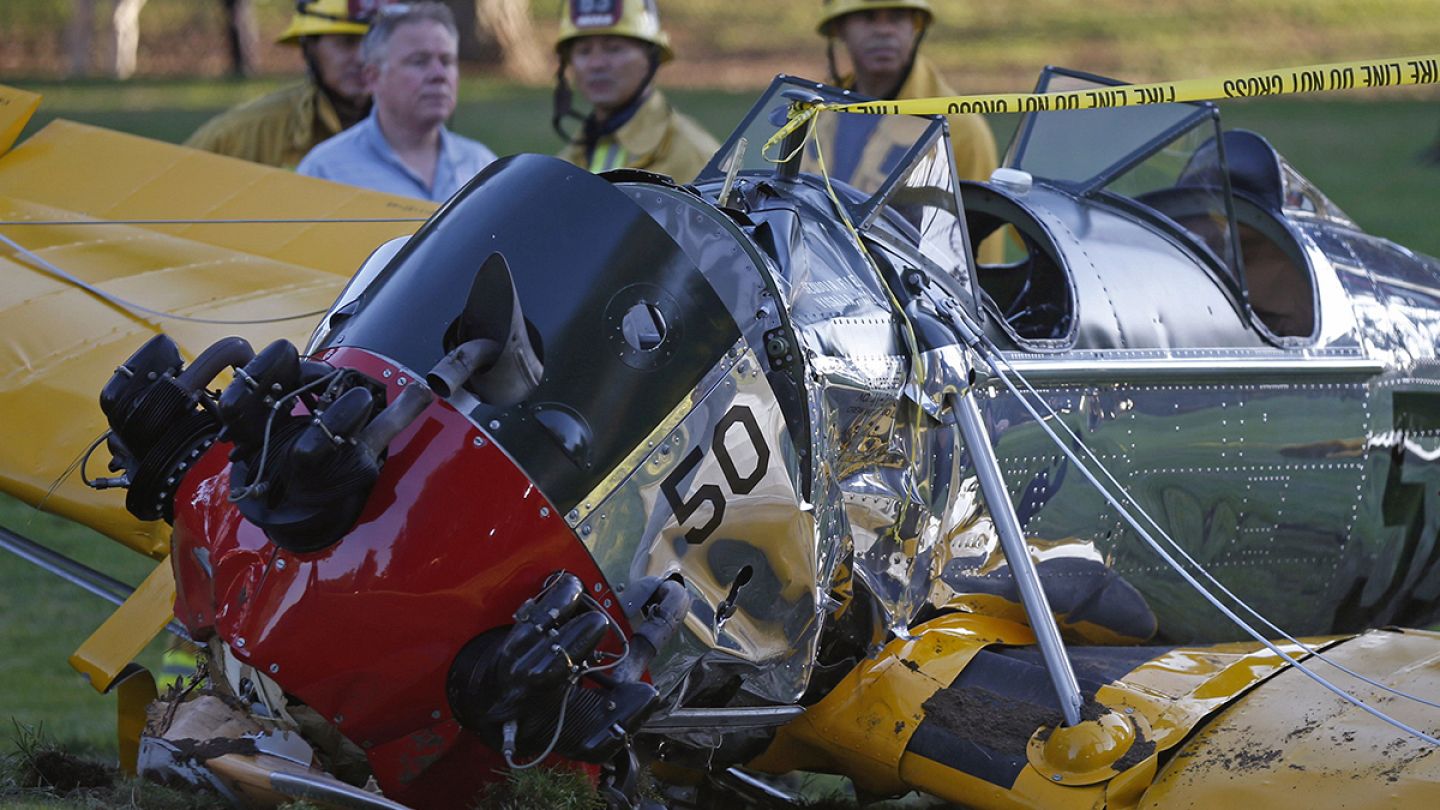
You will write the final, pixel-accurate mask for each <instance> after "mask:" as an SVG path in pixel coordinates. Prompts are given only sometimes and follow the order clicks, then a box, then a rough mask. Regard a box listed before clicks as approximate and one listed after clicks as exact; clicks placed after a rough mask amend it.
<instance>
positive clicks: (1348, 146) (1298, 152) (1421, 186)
mask: <svg viewBox="0 0 1440 810" xmlns="http://www.w3.org/2000/svg"><path fill="white" fill-rule="evenodd" d="M275 85H276V82H275V81H274V80H261V81H253V82H244V83H233V82H226V81H196V80H186V81H181V80H158V79H150V80H141V81H136V82H131V83H127V84H123V85H118V84H114V83H110V82H90V83H64V84H61V83H45V82H22V83H21V86H23V87H26V88H27V89H32V90H36V91H38V92H41V93H43V94H45V95H46V96H47V100H46V103H45V104H44V106H42V110H41V113H40V114H39V116H38V117H37V119H36V121H35V122H34V125H32V127H31V128H30V129H29V130H28V132H33V131H34V130H35V128H36V127H38V126H40V125H43V124H44V122H46V121H48V120H50V119H53V118H55V117H64V118H69V119H73V120H79V121H83V122H88V123H93V124H97V125H101V126H106V127H111V128H115V129H119V130H123V131H128V132H133V133H137V134H141V135H146V136H149V137H154V138H158V139H161V140H167V141H179V140H182V139H183V138H184V137H185V136H186V135H188V134H189V133H190V132H191V131H193V130H194V129H195V127H197V126H198V125H199V124H200V123H201V122H203V121H204V120H206V119H207V118H208V117H210V116H211V115H213V114H215V113H216V112H218V111H220V110H222V109H224V108H225V107H227V106H229V105H231V104H233V103H235V102H237V101H239V100H241V99H244V98H249V97H252V96H254V95H257V94H259V93H261V92H264V91H266V90H268V89H270V88H273V87H274V86H275ZM673 96H674V98H675V100H676V102H677V104H678V106H680V107H682V108H683V109H684V110H685V111H687V112H689V113H690V114H692V115H694V116H695V117H696V118H698V119H700V121H701V122H702V123H703V124H704V125H706V126H707V127H708V128H709V129H710V130H711V131H712V132H714V133H715V134H716V135H717V136H722V135H723V134H724V133H725V132H727V131H728V129H729V128H730V126H731V125H732V124H733V123H734V122H735V121H737V120H738V119H739V117H740V116H741V114H742V113H743V112H744V111H745V110H746V109H747V108H748V106H749V104H750V102H751V100H752V99H753V97H754V92H753V91H749V92H730V91H721V90H679V91H676V92H674V93H673ZM1222 111H1223V114H1224V117H1225V120H1226V121H1227V122H1228V124H1229V125H1230V126H1242V127H1246V128H1250V129H1255V130H1257V131H1259V132H1261V133H1263V134H1265V135H1267V136H1268V137H1270V138H1271V140H1272V141H1273V142H1274V143H1275V144H1276V145H1277V146H1278V147H1279V148H1280V150H1281V151H1282V152H1283V153H1285V154H1286V155H1287V156H1288V157H1289V158H1290V159H1291V161H1292V162H1293V163H1294V164H1295V165H1296V166H1297V167H1298V168H1299V169H1300V170H1301V171H1302V172H1304V173H1305V174H1307V175H1308V176H1309V177H1310V178H1311V179H1312V180H1314V181H1316V182H1317V183H1318V185H1319V186H1320V187H1321V188H1322V189H1324V190H1325V191H1326V192H1327V193H1328V194H1329V195H1330V196H1331V197H1332V198H1333V199H1334V200H1335V201H1336V202H1337V203H1338V204H1339V205H1340V206H1341V207H1342V208H1344V209H1345V210H1347V211H1348V212H1349V213H1350V214H1351V215H1352V216H1353V217H1355V218H1356V219H1357V220H1358V221H1359V222H1360V223H1361V224H1362V226H1364V227H1366V228H1367V229H1368V230H1370V231H1371V232H1373V233H1377V234H1380V235H1383V236H1386V237H1389V238H1393V239H1395V240H1397V241H1399V242H1401V243H1403V244H1407V245H1409V246H1411V247H1413V248H1415V249H1417V250H1420V251H1422V252H1425V253H1429V254H1432V255H1436V254H1440V232H1437V229H1436V228H1435V214H1434V212H1435V210H1436V209H1437V207H1440V168H1434V167H1422V166H1419V165H1417V164H1416V162H1415V160H1414V158H1415V155H1416V153H1417V152H1419V151H1420V150H1421V149H1422V148H1423V147H1425V146H1426V145H1428V144H1429V143H1430V142H1432V141H1433V139H1434V138H1435V137H1436V134H1437V128H1440V105H1437V104H1434V103H1430V102H1423V101H1414V100H1403V99H1402V100H1381V101H1374V100H1370V101H1360V100H1348V99H1335V98H1326V99H1321V100H1310V99H1306V100H1300V99H1296V100H1267V101H1253V102H1246V103H1232V104H1228V105H1226V106H1224V107H1222ZM548 120H549V95H548V92H547V91H545V90H543V89H538V88H530V87H519V86H513V85H507V84H504V83H500V82H496V81H492V80H487V79H480V78H471V79H467V80H466V81H465V82H464V84H463V87H462V104H461V107H460V109H459V110H458V112H457V114H456V117H455V121H454V128H455V129H456V130H457V131H459V132H461V133H463V134H466V135H469V136H471V137H475V138H478V139H480V140H483V141H485V142H487V143H488V144H490V145H491V146H492V147H493V148H494V149H495V150H496V151H497V152H499V153H502V154H505V153H512V152H518V151H541V152H550V151H553V150H554V149H555V148H556V147H557V146H558V141H557V139H556V137H555V135H554V134H553V133H552V132H550V129H549V124H548ZM1014 123H1015V122H1014V121H1013V120H1004V119H997V120H995V121H993V122H992V124H993V126H994V128H995V129H996V131H997V133H1000V134H1001V142H1002V145H1003V142H1004V139H1005V137H1006V136H1007V135H1008V133H1009V132H1010V131H1011V130H1012V129H1013V127H1014ZM102 382H103V381H101V380H97V381H95V384H96V387H97V391H98V387H99V385H100V384H101V383H102ZM0 418H3V415H0ZM0 524H3V525H5V526H7V527H10V528H12V529H15V530H18V531H21V532H22V533H24V534H27V535H29V536H32V537H34V538H36V539H40V540H43V541H44V542H46V543H47V544H49V545H51V546H52V547H54V548H56V549H57V550H59V551H61V552H62V553H66V554H69V555H71V556H74V557H76V558H77V559H79V560H81V561H82V562H86V563H88V564H90V565H92V566H94V567H97V568H100V569H102V570H105V571H107V572H108V573H110V574H112V575H114V576H117V577H118V578H120V579H123V580H125V581H128V582H138V581H139V580H140V579H141V578H142V577H143V576H144V574H145V573H146V572H147V570H148V567H149V565H150V563H149V562H147V561H146V560H144V559H142V558H140V557H138V556H137V555H134V554H132V553H130V552H128V551H125V550H124V549H122V548H120V547H119V546H117V545H115V544H113V543H110V542H108V541H106V540H105V539H103V538H101V537H99V536H97V535H94V534H93V533H90V532H88V531H86V530H83V529H80V528H78V527H75V526H74V525H70V524H67V523H65V522H63V521H60V520H58V519H55V518H52V517H50V516H46V515H42V514H38V513H36V512H35V511H34V510H32V509H30V508H28V507H25V506H23V505H21V504H18V503H16V502H14V501H11V500H9V499H4V498H0ZM106 615H108V607H107V606H106V605H105V604H104V603H103V602H101V601H100V600H98V599H96V598H94V597H91V596H89V595H86V594H84V593H81V592H79V591H77V590H75V589H73V588H71V587H70V586H67V585H65V584H63V583H61V582H60V581H59V580H56V579H54V578H52V577H50V575H48V574H44V573H42V572H39V571H37V570H34V569H31V568H29V567H27V566H26V564H25V563H21V562H19V561H17V560H15V559H13V558H11V557H10V556H8V555H6V554H3V553H0V724H9V723H10V722H11V720H12V719H13V721H14V722H15V723H18V724H21V725H25V726H36V725H40V724H42V723H43V725H44V728H45V730H46V731H47V733H49V734H50V735H51V736H52V737H54V738H55V739H57V740H60V741H62V742H66V743H72V744H75V745H78V746H80V747H83V748H86V749H93V750H98V751H100V752H103V753H105V754H106V755H109V756H113V751H114V741H113V738H112V735H113V719H112V711H113V702H112V700H111V699H109V698H103V697H100V696H98V695H96V694H95V693H94V692H93V691H92V690H90V689H89V687H88V686H86V685H85V684H84V683H83V682H82V680H81V679H80V677H79V676H78V675H76V674H75V673H74V672H73V671H72V670H71V669H70V668H69V667H68V666H67V665H66V663H65V659H66V657H67V656H68V655H69V653H70V652H71V651H72V650H74V648H75V647H76V646H77V645H78V644H79V643H80V642H81V641H83V640H84V639H85V637H86V636H87V635H88V634H89V633H90V631H91V630H93V629H94V627H95V626H97V625H98V624H99V623H100V622H101V621H102V620H103V618H104V617H105V616H106ZM158 655H159V645H158V643H157V644H156V645H152V647H151V648H150V650H148V651H147V652H146V654H145V657H144V659H143V660H142V663H146V664H148V665H150V666H152V667H154V666H155V665H156V663H157V661H158ZM7 731H8V729H4V730H0V753H3V752H4V751H6V750H8V749H9V747H10V744H9V742H8V738H9V737H10V736H11V735H10V734H8V733H6V732H7Z"/></svg>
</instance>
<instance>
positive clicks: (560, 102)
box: [550, 49, 585, 143]
mask: <svg viewBox="0 0 1440 810" xmlns="http://www.w3.org/2000/svg"><path fill="white" fill-rule="evenodd" d="M567 51H568V49H567ZM569 66H570V60H569V58H568V57H567V56H566V55H565V54H561V56H560V69H559V70H557V71H555V95H554V99H553V101H552V106H551V112H550V127H551V129H554V130H555V134H556V135H559V136H560V140H562V141H564V142H565V143H570V142H571V141H573V140H575V138H574V136H572V135H571V134H570V133H568V132H566V131H565V119H566V118H574V119H575V120H577V121H584V120H585V116H583V115H581V114H580V113H578V112H576V111H575V107H574V103H573V102H574V101H575V92H574V91H573V90H571V89H570V82H569V81H568V80H567V79H566V78H565V69H566V68H567V67H569Z"/></svg>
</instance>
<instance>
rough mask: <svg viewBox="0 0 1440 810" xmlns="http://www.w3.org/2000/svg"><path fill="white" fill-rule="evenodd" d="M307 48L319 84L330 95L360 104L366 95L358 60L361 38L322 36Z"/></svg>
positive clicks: (311, 42) (343, 35)
mask: <svg viewBox="0 0 1440 810" xmlns="http://www.w3.org/2000/svg"><path fill="white" fill-rule="evenodd" d="M306 47H307V48H309V49H310V56H311V58H312V60H313V61H314V63H315V70H316V71H317V72H319V74H320V81H321V82H322V83H323V84H324V85H325V86H326V87H328V88H330V92H332V93H335V94H336V95H339V96H340V97H341V98H344V99H346V100H348V101H352V102H354V103H356V104H359V103H361V102H363V101H364V100H365V98H366V96H368V95H369V92H368V91H367V90H366V89H365V77H364V75H363V70H362V68H363V67H364V64H363V63H362V62H361V61H360V37H358V36H353V35H350V34H321V35H320V36H317V37H314V38H313V39H311V40H310V41H309V42H308V43H306Z"/></svg>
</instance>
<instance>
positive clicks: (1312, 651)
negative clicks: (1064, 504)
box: [985, 339, 1440, 709]
mask: <svg viewBox="0 0 1440 810" xmlns="http://www.w3.org/2000/svg"><path fill="white" fill-rule="evenodd" d="M985 342H986V349H987V350H988V351H990V352H993V353H994V355H995V357H998V358H999V359H1000V362H1001V363H1003V364H1004V365H1005V367H1006V368H1007V369H1008V370H1009V373H1010V375H1012V376H1013V377H1014V378H1015V379H1018V380H1019V381H1020V384H1021V385H1022V386H1024V388H1025V390H1026V392H1027V393H1028V394H1029V395H1030V396H1031V397H1032V398H1033V399H1034V400H1035V401H1036V402H1039V403H1040V404H1041V405H1042V406H1044V408H1045V411H1046V412H1047V413H1048V415H1050V416H1052V417H1054V418H1055V421H1056V422H1058V423H1059V425H1060V429H1061V430H1062V431H1064V433H1065V435H1066V436H1067V437H1068V438H1069V439H1070V440H1071V441H1072V442H1074V443H1075V444H1076V445H1078V446H1079V447H1081V448H1083V450H1084V453H1085V455H1086V456H1087V457H1088V458H1089V459H1090V461H1091V462H1093V463H1094V465H1095V467H1097V468H1098V469H1099V470H1100V472H1101V473H1103V474H1104V476H1105V478H1106V479H1107V480H1109V482H1110V484H1111V485H1112V486H1114V487H1115V489H1116V490H1118V491H1119V492H1120V494H1121V495H1122V496H1123V497H1124V499H1125V500H1126V501H1127V502H1128V503H1129V504H1130V505H1131V506H1132V507H1133V508H1134V509H1135V511H1136V512H1137V513H1138V514H1139V515H1141V516H1143V517H1144V518H1145V521H1146V522H1147V523H1149V524H1150V525H1151V526H1152V527H1154V529H1155V531H1156V532H1157V533H1158V534H1159V535H1160V537H1162V538H1164V540H1165V542H1166V543H1168V544H1169V545H1170V547H1171V548H1173V549H1175V551H1176V552H1177V553H1178V554H1179V555H1180V557H1181V558H1182V559H1184V560H1185V562H1187V563H1189V564H1190V565H1192V566H1194V568H1195V570H1197V571H1199V572H1200V574H1201V575H1202V576H1203V577H1204V578H1205V579H1206V580H1208V581H1209V582H1210V584H1212V585H1214V586H1215V587H1216V588H1217V589H1219V591H1220V592H1221V593H1223V594H1225V596H1227V597H1229V598H1230V599H1231V600H1232V601H1233V602H1234V603H1235V604H1236V605H1237V606H1239V607H1241V608H1243V609H1244V610H1245V612H1246V613H1249V614H1250V615H1251V616H1253V617H1255V618H1256V619H1258V620H1259V621H1260V622H1261V623H1262V624H1263V625H1264V626H1265V627H1266V628H1267V629H1269V630H1271V631H1273V632H1275V633H1277V634H1279V635H1280V636H1281V637H1283V638H1284V639H1285V640H1286V641H1288V642H1290V643H1291V644H1294V645H1296V646H1298V647H1300V649H1302V650H1304V651H1305V652H1306V653H1307V654H1309V655H1313V656H1315V657H1316V658H1318V659H1320V660H1321V661H1323V662H1325V663H1327V664H1329V665H1330V666H1332V667H1335V668H1336V669H1338V670H1340V671H1341V672H1344V673H1345V674H1346V675H1349V676H1350V677H1352V678H1356V679H1358V680H1360V681H1363V682H1365V683H1367V684H1369V685H1370V686H1373V687H1375V688H1376V689H1379V690H1381V691H1384V692H1389V693H1390V694H1392V695H1395V696H1397V697H1403V698H1407V699H1409V700H1413V701H1415V702H1416V703H1422V704H1424V705H1426V706H1430V707H1431V708H1435V709H1440V703H1437V702H1435V701H1432V700H1429V699H1427V698H1423V697H1420V696H1419V695H1412V694H1410V693H1408V692H1405V691H1402V690H1400V689H1396V688H1395V687H1393V686H1386V685H1385V684H1383V683H1380V682H1379V681H1376V680H1374V679H1372V678H1369V677H1367V676H1365V675H1362V674H1361V673H1359V672H1356V671H1355V670H1353V669H1350V668H1349V667H1347V666H1345V665H1344V664H1342V663H1340V662H1338V661H1332V660H1331V659H1330V658H1329V657H1328V656H1326V655H1325V653H1324V652H1322V651H1321V650H1320V649H1318V648H1315V647H1311V646H1310V645H1309V644H1306V643H1305V642H1303V641H1301V640H1300V639H1298V638H1295V637H1294V636H1292V635H1291V634H1289V633H1287V632H1286V631H1285V630H1284V628H1282V627H1280V626H1279V625H1277V624H1275V623H1274V622H1272V621H1271V620H1270V619H1268V618H1267V617H1266V616H1265V615H1264V614H1262V613H1260V611H1258V610H1256V609H1255V608H1254V607H1252V606H1251V605H1250V604H1249V603H1248V602H1246V601H1245V600H1244V599H1242V598H1241V597H1240V596H1239V595H1237V594H1236V593H1235V592H1234V591H1232V590H1230V589H1229V588H1228V587H1226V586H1225V584H1224V583H1222V582H1221V581H1220V580H1219V579H1217V578H1216V577H1215V575H1214V574H1211V573H1210V571H1209V570H1208V569H1206V568H1205V566H1203V565H1201V564H1200V562H1199V561H1197V560H1196V559H1195V558H1194V557H1192V556H1190V553H1189V552H1187V551H1186V550H1185V547H1184V546H1182V545H1180V543H1179V542H1177V541H1176V540H1175V538H1173V537H1171V536H1170V534H1169V532H1167V531H1165V528H1164V527H1163V526H1161V525H1160V523H1159V522H1158V521H1157V520H1155V518H1154V517H1153V516H1151V514H1150V513H1149V512H1148V511H1147V510H1146V509H1145V507H1144V506H1142V505H1141V504H1140V503H1139V502H1138V501H1136V500H1135V498H1134V496H1132V495H1131V494H1130V492H1129V490H1127V489H1126V488H1125V485H1124V484H1122V483H1120V481H1119V480H1118V479H1116V478H1115V476H1114V474H1112V473H1111V472H1110V469H1109V468H1108V467H1106V466H1105V462H1103V461H1101V460H1100V459H1099V457H1097V456H1096V455H1095V452H1094V451H1093V450H1091V449H1090V447H1089V445H1087V444H1085V442H1084V441H1083V440H1082V439H1081V438H1080V437H1079V436H1078V435H1076V433H1075V431H1073V430H1071V429H1070V426H1069V425H1067V424H1065V420H1064V419H1061V418H1060V415H1059V414H1057V413H1055V411H1054V409H1052V408H1050V406H1049V404H1048V403H1046V402H1045V400H1044V398H1043V397H1042V396H1041V395H1040V392H1039V391H1036V390H1035V388H1034V386H1032V385H1031V384H1030V381H1029V380H1027V379H1025V377H1024V375H1022V374H1021V373H1020V372H1019V370H1018V369H1016V368H1015V366H1014V365H1012V364H1011V363H1010V361H1009V360H1007V359H1006V358H1005V357H1004V355H1002V354H1001V353H1000V350H999V348H998V347H996V346H995V344H994V343H992V342H990V341H989V340H988V339H987V340H986V341H985ZM986 364H987V365H988V366H990V368H991V370H992V371H994V372H996V376H997V377H999V378H1001V379H1002V380H1004V379H1005V375H1004V374H1002V373H1000V372H999V370H998V369H997V368H996V367H995V364H994V362H993V361H992V360H990V359H989V358H987V360H986ZM1007 382H1008V381H1007ZM1010 390H1011V392H1012V393H1014V394H1015V395H1016V396H1017V397H1020V396H1021V395H1020V393H1019V392H1018V391H1016V390H1015V389H1014V387H1013V386H1011V387H1010ZM1021 398H1022V399H1023V397H1021ZM1051 438H1055V437H1053V436H1052V437H1051ZM1057 442H1058V440H1057ZM1087 477H1088V476H1087ZM1092 483H1094V482H1093V481H1092ZM1097 486H1098V484H1097ZM1125 518H1126V519H1127V520H1130V519H1131V518H1130V516H1129V515H1125ZM1136 528H1137V529H1138V528H1139V527H1136Z"/></svg>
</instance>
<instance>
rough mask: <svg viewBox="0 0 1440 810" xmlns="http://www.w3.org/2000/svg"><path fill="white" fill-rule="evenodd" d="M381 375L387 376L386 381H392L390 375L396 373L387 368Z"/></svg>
mask: <svg viewBox="0 0 1440 810" xmlns="http://www.w3.org/2000/svg"><path fill="white" fill-rule="evenodd" d="M381 373H382V374H384V375H385V379H387V380H388V379H390V375H391V374H393V373H394V372H392V371H391V370H390V369H388V368H387V369H385V370H384V371H383V372H381Z"/></svg>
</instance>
